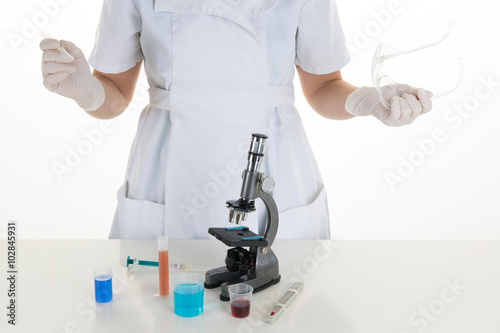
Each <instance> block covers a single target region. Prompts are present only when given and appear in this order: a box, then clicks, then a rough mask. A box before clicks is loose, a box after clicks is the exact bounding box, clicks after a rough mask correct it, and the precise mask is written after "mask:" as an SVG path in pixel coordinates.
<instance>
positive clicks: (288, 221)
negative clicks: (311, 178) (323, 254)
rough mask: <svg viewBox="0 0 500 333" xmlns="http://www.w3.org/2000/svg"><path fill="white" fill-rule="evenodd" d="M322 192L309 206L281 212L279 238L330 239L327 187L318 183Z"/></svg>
mask: <svg viewBox="0 0 500 333" xmlns="http://www.w3.org/2000/svg"><path fill="white" fill-rule="evenodd" d="M318 188H320V192H319V194H318V196H317V197H316V198H315V199H314V200H313V202H311V203H310V204H308V205H305V206H300V207H294V208H290V209H287V210H285V211H283V212H280V217H279V229H278V238H280V239H329V238H330V221H329V218H328V204H327V198H326V191H325V187H324V186H323V184H322V183H319V182H318Z"/></svg>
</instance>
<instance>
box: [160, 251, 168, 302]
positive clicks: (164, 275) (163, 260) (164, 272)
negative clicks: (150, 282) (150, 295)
mask: <svg viewBox="0 0 500 333" xmlns="http://www.w3.org/2000/svg"><path fill="white" fill-rule="evenodd" d="M168 268H169V267H168V251H161V252H158V269H159V271H160V296H163V297H166V296H168V294H169V286H168V283H169V279H168Z"/></svg>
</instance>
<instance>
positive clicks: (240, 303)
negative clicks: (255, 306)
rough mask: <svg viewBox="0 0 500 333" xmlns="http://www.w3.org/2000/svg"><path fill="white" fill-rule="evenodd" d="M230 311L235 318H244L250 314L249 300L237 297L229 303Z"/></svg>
mask: <svg viewBox="0 0 500 333" xmlns="http://www.w3.org/2000/svg"><path fill="white" fill-rule="evenodd" d="M231 313H232V314H233V317H235V318H245V317H248V315H249V314H250V301H249V300H247V299H242V298H237V299H235V300H233V302H232V303H231Z"/></svg>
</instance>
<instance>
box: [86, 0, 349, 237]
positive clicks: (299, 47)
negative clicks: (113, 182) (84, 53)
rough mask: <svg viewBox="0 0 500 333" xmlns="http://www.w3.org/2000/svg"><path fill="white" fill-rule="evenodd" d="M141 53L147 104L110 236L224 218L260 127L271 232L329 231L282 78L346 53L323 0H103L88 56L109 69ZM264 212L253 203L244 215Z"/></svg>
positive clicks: (192, 229)
mask: <svg viewBox="0 0 500 333" xmlns="http://www.w3.org/2000/svg"><path fill="white" fill-rule="evenodd" d="M141 58H144V67H145V71H146V74H147V77H148V82H149V85H150V87H151V88H150V89H149V94H150V104H149V105H148V106H146V107H145V108H144V110H143V111H142V114H141V117H140V120H139V125H138V129H137V134H136V137H135V140H134V143H133V145H132V149H131V153H130V158H129V162H128V167H127V171H126V176H125V183H124V185H123V186H122V187H121V188H120V189H119V190H118V207H117V211H116V214H115V219H114V222H113V227H112V230H111V233H110V238H155V237H157V236H159V235H163V234H165V235H167V236H169V237H170V238H176V239H186V238H211V237H212V236H210V235H209V234H208V233H207V230H208V228H209V227H210V226H228V222H227V219H228V212H229V211H228V209H227V208H226V207H225V202H226V201H227V200H229V199H237V198H239V195H240V188H241V173H242V171H243V170H244V168H245V167H246V160H247V152H248V147H249V143H250V139H251V134H252V133H262V134H265V135H267V136H268V137H269V140H268V144H267V152H266V154H265V157H264V162H263V165H262V168H261V171H262V172H264V173H265V174H266V175H268V176H271V177H273V178H274V180H275V183H276V186H275V188H274V190H273V192H272V195H273V197H274V199H275V200H276V203H277V206H278V209H279V211H280V225H279V229H278V235H277V237H278V238H282V239H283V238H295V239H297V238H302V239H316V238H320V239H325V238H329V237H330V230H329V219H328V207H327V199H326V194H325V189H324V186H323V183H322V180H321V176H320V173H319V171H318V167H317V165H316V161H315V158H314V156H313V153H312V151H311V148H310V147H309V143H308V141H307V137H306V135H305V133H304V129H303V126H302V123H301V120H300V117H299V114H298V113H297V110H296V109H295V107H294V106H293V102H294V95H293V91H294V89H293V85H292V81H293V77H294V65H295V64H298V65H299V66H301V67H302V69H304V70H305V71H307V72H310V73H314V74H326V73H331V72H334V71H337V70H339V69H340V68H342V67H343V66H344V65H345V64H346V63H347V62H348V61H349V55H348V52H347V50H346V47H345V39H344V35H343V32H342V29H341V26H340V22H339V20H338V15H337V9H336V6H335V2H334V1H333V0H332V1H329V0H253V1H243V0H104V6H103V10H102V14H101V18H100V23H99V27H98V30H97V34H96V41H95V46H94V49H93V51H92V54H91V56H90V58H89V62H90V64H91V66H92V67H94V68H95V69H97V70H99V71H101V72H105V73H120V72H124V71H126V70H128V69H130V68H131V67H132V66H134V65H135V64H136V63H137V62H138V61H139V60H140V59H141ZM259 202H260V200H259ZM265 220H266V218H265V212H264V210H263V205H262V204H261V203H260V204H259V205H258V212H257V213H252V214H249V218H248V221H247V223H245V225H247V226H249V227H250V229H252V230H254V231H257V229H258V230H260V231H262V229H263V228H264V225H265Z"/></svg>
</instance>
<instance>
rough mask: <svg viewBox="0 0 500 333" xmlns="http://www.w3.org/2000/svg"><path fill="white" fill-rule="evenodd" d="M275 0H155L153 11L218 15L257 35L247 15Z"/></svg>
mask: <svg viewBox="0 0 500 333" xmlns="http://www.w3.org/2000/svg"><path fill="white" fill-rule="evenodd" d="M277 2H278V0H155V4H154V11H155V12H165V11H166V12H172V13H186V14H187V13H190V14H207V15H214V16H220V17H224V18H226V19H228V20H231V21H233V22H235V23H237V24H238V25H240V26H242V27H243V28H245V29H246V30H248V31H249V32H250V33H252V34H253V35H254V36H255V37H258V36H257V32H256V31H255V28H254V27H253V25H252V24H251V23H250V21H249V19H248V17H247V15H256V14H260V13H263V12H265V11H267V10H269V9H271V8H273V7H274V5H276V3H277Z"/></svg>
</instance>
